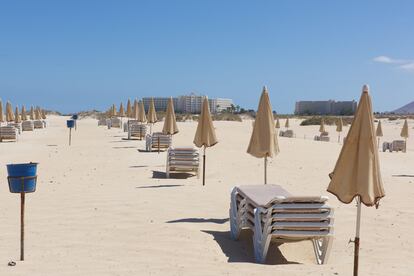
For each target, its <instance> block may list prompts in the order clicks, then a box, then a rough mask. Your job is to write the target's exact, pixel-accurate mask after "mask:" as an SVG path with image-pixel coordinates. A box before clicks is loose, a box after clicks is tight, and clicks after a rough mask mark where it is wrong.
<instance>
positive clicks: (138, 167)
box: [129, 165, 148, 169]
mask: <svg viewBox="0 0 414 276" xmlns="http://www.w3.org/2000/svg"><path fill="white" fill-rule="evenodd" d="M129 168H130V169H140V168H148V166H146V165H137V166H129Z"/></svg>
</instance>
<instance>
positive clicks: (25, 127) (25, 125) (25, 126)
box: [22, 121, 34, 131]
mask: <svg viewBox="0 0 414 276" xmlns="http://www.w3.org/2000/svg"><path fill="white" fill-rule="evenodd" d="M33 130H34V124H33V121H23V122H22V131H33Z"/></svg>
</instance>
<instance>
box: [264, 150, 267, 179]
mask: <svg viewBox="0 0 414 276" xmlns="http://www.w3.org/2000/svg"><path fill="white" fill-rule="evenodd" d="M264 184H267V156H265V158H264Z"/></svg>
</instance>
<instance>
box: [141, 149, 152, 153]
mask: <svg viewBox="0 0 414 276" xmlns="http://www.w3.org/2000/svg"><path fill="white" fill-rule="evenodd" d="M137 151H139V152H143V153H154V152H155V153H156V151H147V150H143V149H137Z"/></svg>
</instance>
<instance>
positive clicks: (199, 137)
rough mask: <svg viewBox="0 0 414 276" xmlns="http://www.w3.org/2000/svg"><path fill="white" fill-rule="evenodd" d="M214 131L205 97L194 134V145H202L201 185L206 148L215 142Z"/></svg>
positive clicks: (204, 177) (204, 171)
mask: <svg viewBox="0 0 414 276" xmlns="http://www.w3.org/2000/svg"><path fill="white" fill-rule="evenodd" d="M217 143H218V141H217V138H216V132H215V130H214V126H213V120H212V119H211V114H210V108H209V104H208V99H207V97H205V98H204V101H203V106H202V109H201V114H200V117H199V118H198V125H197V130H196V133H195V136H194V145H196V146H197V147H199V148H201V147H202V146H204V153H203V186H204V185H205V180H206V176H205V175H206V148H207V147H212V146H214V145H215V144H217Z"/></svg>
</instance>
